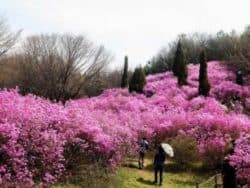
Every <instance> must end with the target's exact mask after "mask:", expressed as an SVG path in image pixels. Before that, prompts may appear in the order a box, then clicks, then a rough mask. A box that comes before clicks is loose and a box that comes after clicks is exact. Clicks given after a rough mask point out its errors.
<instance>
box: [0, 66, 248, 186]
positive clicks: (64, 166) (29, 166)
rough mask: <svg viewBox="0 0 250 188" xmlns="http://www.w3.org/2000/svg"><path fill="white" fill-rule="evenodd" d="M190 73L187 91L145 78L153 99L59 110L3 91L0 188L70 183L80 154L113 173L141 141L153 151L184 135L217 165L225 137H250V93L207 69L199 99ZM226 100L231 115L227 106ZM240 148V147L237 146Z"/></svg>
mask: <svg viewBox="0 0 250 188" xmlns="http://www.w3.org/2000/svg"><path fill="white" fill-rule="evenodd" d="M188 70H189V77H188V83H189V84H188V85H186V86H183V87H179V86H178V85H177V80H176V78H175V77H174V76H173V74H172V73H170V72H166V73H161V74H158V75H154V76H148V78H147V81H148V83H147V85H146V86H145V92H146V91H148V92H150V93H153V95H152V96H150V97H146V96H144V95H139V94H135V93H133V94H130V93H129V92H128V91H127V90H126V89H110V90H106V91H104V93H103V94H102V95H100V96H98V97H93V98H85V99H84V98H83V99H79V100H72V101H68V102H67V103H66V104H65V105H62V104H60V103H52V102H50V101H48V100H45V99H42V98H38V97H36V96H33V95H27V96H20V95H19V94H18V92H17V91H16V90H13V91H5V90H3V91H0V159H1V160H0V184H2V185H4V184H6V183H10V182H14V183H16V184H24V185H25V187H31V186H32V185H33V184H34V183H36V181H38V182H41V185H47V184H50V183H54V182H56V181H58V180H59V179H60V178H62V177H65V176H66V175H67V176H70V172H69V167H70V166H72V165H73V163H77V160H75V159H76V158H78V157H79V153H81V154H83V155H85V156H92V157H94V158H97V159H100V160H101V163H102V166H103V168H107V169H115V168H116V167H117V166H118V165H119V163H120V162H121V161H122V160H123V159H125V157H126V156H128V155H136V154H137V150H138V139H140V138H141V137H147V138H148V139H149V141H150V143H152V145H153V143H159V142H161V141H163V140H164V139H166V138H170V137H172V138H174V137H176V136H179V135H180V136H188V137H191V138H192V139H194V140H195V143H197V147H198V151H199V153H200V154H201V155H203V156H206V155H207V154H208V153H209V154H211V155H207V156H210V159H212V160H213V159H214V158H213V157H215V158H216V159H217V158H218V160H220V159H221V158H222V157H223V156H224V155H225V146H226V145H227V142H228V140H229V139H228V137H230V138H231V139H237V138H239V136H240V135H242V134H249V133H250V118H249V117H248V116H247V115H245V114H244V113H243V108H248V107H249V98H250V92H249V91H250V86H249V85H246V86H238V85H236V84H235V83H234V80H235V76H234V74H233V73H232V72H231V71H230V70H229V69H227V67H225V66H224V65H223V64H221V63H219V62H210V63H208V76H209V80H210V83H211V92H210V97H207V98H205V97H201V96H198V92H197V87H198V71H199V67H198V66H197V65H190V66H189V68H188ZM235 96H236V99H235ZM225 99H226V101H225ZM231 99H233V101H232V103H233V105H234V107H232V108H231V106H228V105H227V104H226V102H227V100H231ZM234 99H235V100H234ZM226 135H227V136H226ZM242 144H243V146H241V145H242ZM244 144H245V142H243V141H242V142H240V141H239V144H238V146H237V147H238V148H241V147H244ZM246 152H247V154H249V151H248V150H247V151H246ZM80 156H81V155H80ZM239 156H240V155H239ZM245 156H248V155H245ZM248 158H249V157H248ZM248 158H247V159H245V160H244V161H243V164H244V163H245V162H247V160H248ZM232 159H233V158H232ZM238 161H239V160H238ZM233 164H234V166H235V167H236V168H237V172H238V174H237V177H238V178H239V180H242V179H244V181H248V180H249V179H250V177H249V175H248V174H249V173H248V174H247V172H248V171H247V170H245V169H244V168H243V167H244V166H242V165H239V164H238V163H233ZM246 164H247V163H246ZM74 165H77V164H74ZM245 179H247V180H245Z"/></svg>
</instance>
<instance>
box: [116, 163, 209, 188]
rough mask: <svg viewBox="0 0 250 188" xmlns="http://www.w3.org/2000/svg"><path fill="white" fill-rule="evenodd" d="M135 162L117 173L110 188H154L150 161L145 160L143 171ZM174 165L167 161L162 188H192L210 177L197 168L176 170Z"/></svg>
mask: <svg viewBox="0 0 250 188" xmlns="http://www.w3.org/2000/svg"><path fill="white" fill-rule="evenodd" d="M136 165H137V162H136V161H133V162H130V163H129V164H128V166H127V167H122V168H120V169H119V171H118V172H117V176H116V178H115V179H114V186H113V187H112V188H118V187H120V188H154V187H158V186H155V185H153V183H152V182H153V180H154V174H153V167H152V164H151V161H150V160H148V159H147V160H146V166H145V169H143V170H139V169H138V168H137V166H136ZM175 167H176V166H175V164H174V163H172V162H170V161H168V162H167V164H166V167H165V172H164V177H163V185H162V186H161V187H162V188H194V187H195V183H196V182H203V181H205V180H207V179H208V178H209V176H210V175H211V172H210V173H207V172H204V171H203V172H202V171H200V170H199V168H195V169H193V170H189V171H183V170H178V169H176V168H175ZM203 187H204V188H210V187H212V185H211V184H208V185H206V186H202V188H203Z"/></svg>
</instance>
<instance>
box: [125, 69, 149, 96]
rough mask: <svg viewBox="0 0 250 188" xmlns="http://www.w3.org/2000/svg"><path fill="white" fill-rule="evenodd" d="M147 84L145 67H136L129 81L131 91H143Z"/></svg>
mask: <svg viewBox="0 0 250 188" xmlns="http://www.w3.org/2000/svg"><path fill="white" fill-rule="evenodd" d="M145 84H146V78H145V74H144V71H143V69H142V68H141V67H139V68H136V69H135V71H134V73H133V75H132V77H131V79H130V81H129V92H133V91H135V92H137V93H142V92H143V87H144V85H145Z"/></svg>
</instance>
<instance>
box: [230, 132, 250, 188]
mask: <svg viewBox="0 0 250 188" xmlns="http://www.w3.org/2000/svg"><path fill="white" fill-rule="evenodd" d="M230 164H231V165H232V166H233V167H235V169H236V172H237V177H238V180H239V181H240V182H241V183H242V184H247V185H248V186H250V178H249V176H250V134H246V135H241V136H240V138H239V139H237V140H236V146H235V149H234V153H233V155H231V156H230Z"/></svg>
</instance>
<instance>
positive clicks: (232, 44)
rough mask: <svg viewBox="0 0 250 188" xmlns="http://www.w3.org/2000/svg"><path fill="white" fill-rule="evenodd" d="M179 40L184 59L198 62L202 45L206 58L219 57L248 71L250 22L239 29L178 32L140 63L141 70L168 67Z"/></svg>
mask: <svg viewBox="0 0 250 188" xmlns="http://www.w3.org/2000/svg"><path fill="white" fill-rule="evenodd" d="M179 40H181V42H182V47H183V50H184V53H185V57H186V59H187V62H188V63H193V64H197V63H199V60H198V57H199V54H200V52H201V50H202V49H205V50H206V52H207V59H208V61H210V60H221V61H223V62H226V63H228V64H230V65H232V66H233V67H234V68H235V69H236V70H241V71H242V72H243V74H249V73H250V26H247V27H246V28H245V30H244V31H243V32H242V33H236V32H235V31H232V32H230V33H225V32H223V31H220V32H218V33H217V34H215V35H208V34H204V33H194V34H189V35H186V34H181V35H179V36H178V37H177V38H176V40H174V41H172V42H171V43H169V44H168V46H166V47H164V48H162V49H161V50H160V52H158V54H157V55H155V56H154V57H153V58H152V59H151V60H149V61H148V62H147V64H146V66H145V67H144V71H145V73H146V74H155V73H160V72H164V71H167V70H171V69H172V65H173V61H174V56H175V52H176V48H177V44H178V41H179Z"/></svg>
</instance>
